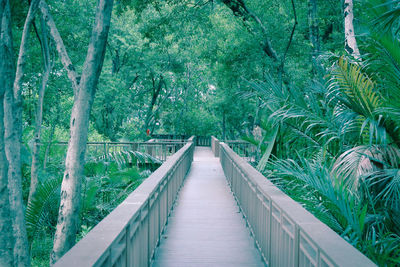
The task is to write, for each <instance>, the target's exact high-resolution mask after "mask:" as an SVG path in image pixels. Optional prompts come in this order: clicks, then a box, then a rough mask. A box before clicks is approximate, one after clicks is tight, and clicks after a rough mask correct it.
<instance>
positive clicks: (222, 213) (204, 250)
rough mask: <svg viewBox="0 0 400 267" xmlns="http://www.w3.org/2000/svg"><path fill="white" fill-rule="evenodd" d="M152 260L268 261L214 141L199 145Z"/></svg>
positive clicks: (222, 263)
mask: <svg viewBox="0 0 400 267" xmlns="http://www.w3.org/2000/svg"><path fill="white" fill-rule="evenodd" d="M152 266H154V267H156V266H176V267H178V266H249V267H251V266H265V265H264V263H263V261H262V259H261V255H260V253H259V251H258V250H257V249H256V247H255V245H254V240H253V238H252V237H251V236H250V233H249V230H248V229H247V228H246V224H245V221H244V219H243V217H242V214H241V213H240V212H239V208H238V206H237V204H236V202H235V200H234V198H233V196H232V193H231V191H230V188H229V186H228V184H227V182H226V179H225V176H224V173H223V171H222V168H221V165H220V163H219V161H218V158H215V157H214V155H213V154H212V151H211V149H210V148H209V147H196V150H195V154H194V161H193V163H192V167H191V171H190V173H189V174H188V177H187V178H186V181H185V184H184V187H183V188H182V190H181V192H180V193H179V197H178V200H177V201H176V204H175V207H174V210H173V212H172V214H171V216H170V218H169V221H168V225H167V228H166V230H165V232H164V234H163V236H162V238H161V242H160V246H159V247H158V249H157V251H156V254H155V259H154V261H153V262H152Z"/></svg>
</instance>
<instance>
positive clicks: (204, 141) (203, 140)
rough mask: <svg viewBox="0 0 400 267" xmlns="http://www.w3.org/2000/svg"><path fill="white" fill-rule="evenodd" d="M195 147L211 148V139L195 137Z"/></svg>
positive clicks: (208, 137)
mask: <svg viewBox="0 0 400 267" xmlns="http://www.w3.org/2000/svg"><path fill="white" fill-rule="evenodd" d="M196 146H211V137H210V136H196Z"/></svg>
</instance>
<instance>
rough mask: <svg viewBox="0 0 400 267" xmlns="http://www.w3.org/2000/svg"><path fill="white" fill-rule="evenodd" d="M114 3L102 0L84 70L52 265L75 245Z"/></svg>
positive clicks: (74, 113)
mask: <svg viewBox="0 0 400 267" xmlns="http://www.w3.org/2000/svg"><path fill="white" fill-rule="evenodd" d="M112 6H113V0H99V1H98V5H97V9H96V18H95V23H94V26H93V29H92V37H91V41H90V43H89V48H88V52H87V55H86V59H85V63H84V66H83V72H82V78H81V81H80V84H79V88H78V89H79V90H78V92H77V95H76V96H75V101H74V105H73V108H72V113H71V122H70V127H71V128H70V135H71V137H70V140H69V143H68V150H67V157H66V160H65V173H64V178H63V182H62V185H61V202H60V209H59V214H58V221H57V229H56V233H55V236H54V246H53V251H52V253H51V263H55V262H56V261H57V260H58V259H59V258H60V257H61V256H62V255H63V254H64V253H65V252H67V251H68V250H69V249H70V248H71V247H72V246H73V245H74V244H75V236H76V232H77V226H78V221H79V206H80V191H81V180H82V176H83V167H84V158H85V152H86V143H87V137H88V129H89V115H90V110H91V107H92V104H93V100H94V96H95V92H96V87H97V83H98V80H99V76H100V72H101V69H102V66H103V61H104V54H105V49H106V41H107V35H108V31H109V28H110V21H111V13H112Z"/></svg>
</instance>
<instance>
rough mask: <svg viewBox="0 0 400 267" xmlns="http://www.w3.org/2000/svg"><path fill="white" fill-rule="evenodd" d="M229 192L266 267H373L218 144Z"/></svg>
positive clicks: (320, 223)
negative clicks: (238, 207)
mask: <svg viewBox="0 0 400 267" xmlns="http://www.w3.org/2000/svg"><path fill="white" fill-rule="evenodd" d="M219 153H220V160H221V164H222V167H223V169H224V172H225V176H226V178H227V180H228V182H229V184H230V187H231V189H232V192H233V193H234V195H235V198H236V200H237V202H238V204H239V206H240V209H241V210H242V212H243V214H244V216H245V219H246V221H247V224H248V225H249V229H250V231H251V233H252V235H253V236H254V238H255V240H256V244H257V246H258V248H259V250H260V252H261V254H262V256H263V258H264V260H265V262H266V263H267V264H268V266H349V267H354V266H363V267H365V266H376V265H375V264H374V263H373V262H372V261H370V260H369V259H368V258H367V257H366V256H364V255H363V254H362V253H361V252H359V251H358V250H357V249H355V248H354V247H352V246H351V245H350V244H349V243H348V242H347V241H345V240H344V239H343V238H341V237H340V236H339V235H338V234H336V233H335V232H334V231H333V230H332V229H330V228H329V227H328V226H326V225H325V224H323V223H322V222H321V221H319V220H318V219H317V218H315V217H314V216H313V215H312V214H311V213H309V212H308V211H306V210H305V209H304V208H303V207H302V206H301V205H300V204H299V203H297V202H295V201H294V200H292V199H291V198H290V197H289V196H287V195H286V194H284V193H283V192H282V191H280V190H279V189H278V188H277V187H276V186H274V185H273V184H272V183H271V182H269V181H268V180H267V179H266V178H265V177H264V176H263V175H262V174H261V173H259V172H258V171H257V170H256V169H254V168H253V167H252V166H251V165H250V164H249V163H247V162H246V161H245V160H244V159H243V158H241V157H240V156H239V155H237V154H236V153H235V152H234V151H233V150H232V149H231V148H229V147H228V145H227V144H225V143H220V150H219Z"/></svg>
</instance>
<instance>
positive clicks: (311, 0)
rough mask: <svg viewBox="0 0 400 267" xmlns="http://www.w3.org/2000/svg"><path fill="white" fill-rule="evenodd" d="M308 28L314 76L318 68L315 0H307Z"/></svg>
mask: <svg viewBox="0 0 400 267" xmlns="http://www.w3.org/2000/svg"><path fill="white" fill-rule="evenodd" d="M308 28H309V38H310V42H311V45H312V52H311V62H312V69H313V75H314V76H316V75H317V74H318V72H319V69H320V66H319V64H318V62H317V58H318V56H319V53H320V43H319V28H318V19H317V0H308Z"/></svg>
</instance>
